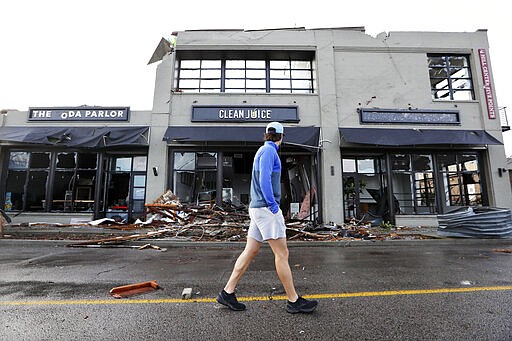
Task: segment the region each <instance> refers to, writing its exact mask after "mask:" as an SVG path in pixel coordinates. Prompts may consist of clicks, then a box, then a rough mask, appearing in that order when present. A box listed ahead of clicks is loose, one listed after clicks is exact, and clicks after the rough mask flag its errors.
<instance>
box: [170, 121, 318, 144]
mask: <svg viewBox="0 0 512 341" xmlns="http://www.w3.org/2000/svg"><path fill="white" fill-rule="evenodd" d="M264 132H265V127H254V126H252V127H233V126H170V127H168V128H167V131H166V132H165V135H164V138H163V139H164V141H168V143H172V142H183V143H186V142H262V141H263V133H264ZM284 133H285V138H284V140H283V143H284V144H289V145H295V146H300V147H307V148H317V147H318V141H319V137H320V128H319V127H285V128H284Z"/></svg>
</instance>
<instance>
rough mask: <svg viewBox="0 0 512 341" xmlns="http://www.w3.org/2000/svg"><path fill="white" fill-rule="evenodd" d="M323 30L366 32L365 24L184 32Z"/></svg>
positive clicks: (176, 33) (211, 29)
mask: <svg viewBox="0 0 512 341" xmlns="http://www.w3.org/2000/svg"><path fill="white" fill-rule="evenodd" d="M321 30H344V31H360V32H365V31H366V29H365V27H364V26H348V27H319V28H306V27H304V26H299V27H277V28H261V29H229V28H227V29H224V28H218V29H216V28H210V29H196V30H184V31H182V32H261V31H321ZM178 33H179V31H176V32H173V35H176V36H177V35H178Z"/></svg>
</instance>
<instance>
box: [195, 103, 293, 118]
mask: <svg viewBox="0 0 512 341" xmlns="http://www.w3.org/2000/svg"><path fill="white" fill-rule="evenodd" d="M212 121H215V122H271V121H279V122H299V113H298V108H297V107H296V106H245V105H244V106H237V107H227V106H199V105H197V106H193V107H192V122H212Z"/></svg>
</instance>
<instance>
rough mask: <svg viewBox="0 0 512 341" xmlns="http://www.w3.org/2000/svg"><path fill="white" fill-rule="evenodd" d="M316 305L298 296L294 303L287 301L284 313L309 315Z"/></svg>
mask: <svg viewBox="0 0 512 341" xmlns="http://www.w3.org/2000/svg"><path fill="white" fill-rule="evenodd" d="M317 305H318V302H317V301H313V300H311V301H310V300H307V299H305V298H302V297H300V296H299V298H298V299H297V301H295V302H290V301H287V303H286V311H287V312H289V313H290V314H296V313H311V312H313V310H315V309H316V306H317Z"/></svg>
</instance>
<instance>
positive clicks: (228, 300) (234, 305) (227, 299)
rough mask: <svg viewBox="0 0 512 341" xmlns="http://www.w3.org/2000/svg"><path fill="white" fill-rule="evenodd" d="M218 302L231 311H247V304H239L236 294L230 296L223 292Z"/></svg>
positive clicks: (218, 297)
mask: <svg viewBox="0 0 512 341" xmlns="http://www.w3.org/2000/svg"><path fill="white" fill-rule="evenodd" d="M217 302H219V303H220V304H222V305H225V306H227V307H228V308H229V309H231V310H236V311H241V310H245V304H243V303H240V302H238V300H237V299H236V295H235V293H231V294H228V293H227V292H226V291H224V290H222V291H221V292H220V294H219V296H217Z"/></svg>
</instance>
